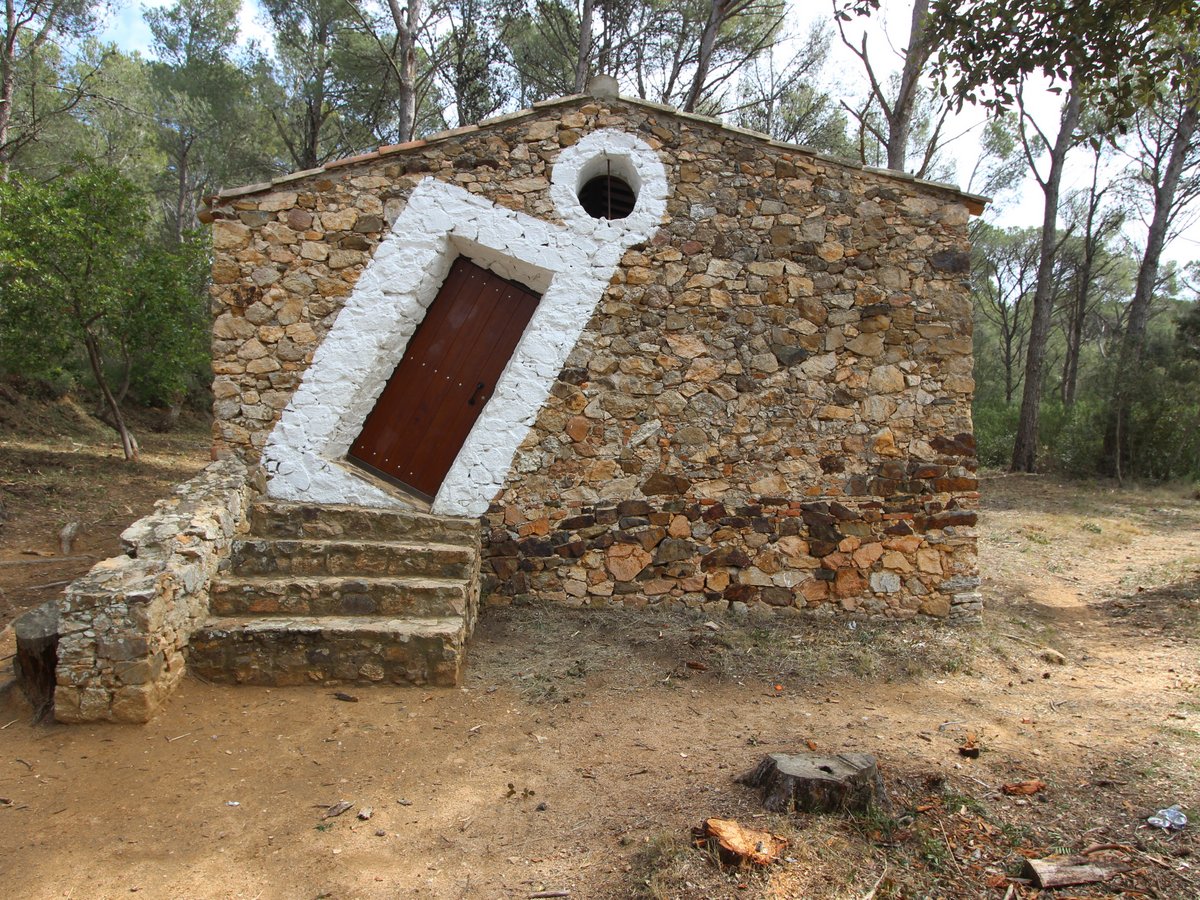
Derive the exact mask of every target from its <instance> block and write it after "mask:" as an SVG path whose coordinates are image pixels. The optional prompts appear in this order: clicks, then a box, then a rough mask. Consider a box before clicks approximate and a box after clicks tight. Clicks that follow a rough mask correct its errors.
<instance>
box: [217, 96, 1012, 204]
mask: <svg viewBox="0 0 1200 900" xmlns="http://www.w3.org/2000/svg"><path fill="white" fill-rule="evenodd" d="M596 99H603V100H604V101H606V102H614V101H615V102H617V103H625V104H628V105H630V106H634V107H641V108H644V109H650V110H654V111H656V112H664V113H667V114H668V115H671V116H674V117H675V118H678V119H683V120H686V121H689V122H697V123H700V124H703V125H707V126H711V127H716V128H719V129H720V130H722V131H725V132H729V133H730V134H734V135H739V136H742V137H748V138H752V139H754V140H757V141H762V142H764V143H766V144H768V145H770V146H772V147H777V148H779V149H782V150H788V151H791V152H798V153H803V154H804V155H806V156H811V157H813V158H814V159H818V160H821V161H823V162H829V163H833V164H834V165H838V166H843V167H845V168H848V169H857V170H859V171H863V172H869V173H870V174H872V175H882V176H883V177H885V178H894V179H896V180H898V181H906V182H909V183H911V184H917V185H920V186H922V187H927V188H933V189H936V190H940V191H948V192H950V193H952V194H955V195H957V196H959V197H961V198H962V200H963V201H964V202H965V203H966V205H967V207H968V208H969V209H970V210H971V212H973V213H975V214H976V215H978V214H980V213H982V212H983V207H984V206H985V205H986V204H988V203H990V202H991V198H990V197H985V196H983V195H982V194H973V193H971V192H969V191H965V190H963V189H962V188H960V187H958V186H957V185H954V184H949V183H947V182H942V181H931V180H928V179H924V178H917V177H916V176H914V175H910V174H909V173H907V172H903V171H899V170H897V169H885V168H878V167H876V166H866V165H863V164H862V163H859V162H855V161H854V160H849V159H842V158H841V157H837V156H833V155H832V154H830V153H826V152H824V151H821V150H817V149H815V148H813V147H809V146H806V145H804V144H794V143H789V142H787V141H780V140H776V139H775V138H772V137H771V136H770V135H769V134H763V133H762V132H759V131H753V130H751V129H748V128H742V127H740V126H738V125H731V124H728V123H726V122H724V121H723V120H721V119H719V118H715V117H713V116H705V115H700V114H699V113H692V112H685V111H683V110H680V109H676V108H675V107H673V106H669V105H667V104H665V103H656V102H654V101H652V100H642V99H640V98H638V97H626V96H624V95H618V96H616V97H603V98H596V97H593V96H591V95H589V94H569V95H567V96H564V97H552V98H549V99H546V100H538V101H536V102H535V103H534V104H533V105H532V106H529V107H525V108H524V109H519V110H515V111H514V112H510V113H503V114H501V115H498V116H493V117H491V118H489V119H483V120H481V121H480V122H478V123H477V124H472V125H462V126H459V127H457V128H449V129H446V130H444V131H438V132H434V133H433V134H428V135H426V136H425V137H423V138H419V139H417V140H412V141H405V142H403V143H399V144H384V145H382V146H380V147H377V148H376V149H374V150H370V151H367V152H364V153H358V154H355V155H354V156H346V157H342V158H341V159H336V160H332V161H330V162H327V163H323V164H322V165H320V166H317V167H316V168H312V169H303V170H301V171H298V172H289V173H287V174H285V175H279V176H277V177H275V178H272V179H271V180H270V181H261V182H257V183H255V184H248V185H242V186H240V187H232V188H224V189H222V190H220V191H218V192H217V193H215V194H212V195H210V196H208V197H205V198H204V202H205V203H206V204H208V206H209V207H210V208H211V207H212V205H213V204H214V203H219V202H221V201H223V200H230V199H233V198H235V197H244V196H246V195H248V194H257V193H262V192H264V191H269V190H271V189H272V188H275V187H278V186H279V185H283V184H288V183H290V182H293V181H299V180H301V179H303V178H308V177H311V176H313V175H320V174H321V173H323V172H327V171H329V170H331V169H340V168H342V167H344V166H350V165H354V164H356V163H363V162H369V161H371V160H373V159H381V158H383V157H387V156H392V155H394V154H397V153H404V152H406V151H410V150H417V149H419V148H421V147H425V146H428V145H430V144H435V143H440V142H441V141H445V140H450V139H452V138H455V137H460V136H461V135H464V134H472V133H474V132H476V131H480V130H483V129H486V128H491V127H494V126H496V125H501V124H505V123H508V122H514V121H517V120H519V119H524V118H528V117H529V116H533V115H537V114H538V113H540V112H542V111H544V110H546V109H550V108H553V107H556V106H568V105H571V104H574V103H581V102H585V101H592V100H596Z"/></svg>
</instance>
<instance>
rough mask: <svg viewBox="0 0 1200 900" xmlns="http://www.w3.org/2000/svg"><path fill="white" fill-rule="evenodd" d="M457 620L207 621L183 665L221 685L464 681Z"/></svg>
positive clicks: (462, 638)
mask: <svg viewBox="0 0 1200 900" xmlns="http://www.w3.org/2000/svg"><path fill="white" fill-rule="evenodd" d="M466 637H467V629H466V624H465V622H464V621H463V619H462V618H461V617H455V618H419V619H413V618H404V619H396V618H387V617H360V616H355V617H347V616H316V617H311V618H303V617H299V618H244V617H228V618H212V619H209V620H208V621H207V622H206V623H205V624H204V625H203V626H202V627H201V628H200V629H199V630H198V631H197V632H195V634H193V635H192V639H191V642H190V644H189V647H188V668H189V670H190V671H191V672H193V673H195V674H197V675H199V676H200V677H201V678H206V679H208V680H210V681H217V682H222V683H226V684H256V685H268V686H273V685H279V686H285V685H298V684H334V683H339V682H341V683H346V682H362V683H367V682H377V683H380V682H382V683H394V684H414V685H425V684H431V685H439V686H444V687H453V686H456V685H459V684H461V682H462V667H463V649H464V646H465V644H466Z"/></svg>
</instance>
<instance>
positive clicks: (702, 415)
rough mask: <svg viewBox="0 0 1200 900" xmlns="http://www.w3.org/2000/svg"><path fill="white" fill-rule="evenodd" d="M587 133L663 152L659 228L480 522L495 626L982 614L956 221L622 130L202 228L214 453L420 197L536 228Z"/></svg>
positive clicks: (736, 153) (266, 426)
mask: <svg viewBox="0 0 1200 900" xmlns="http://www.w3.org/2000/svg"><path fill="white" fill-rule="evenodd" d="M602 127H609V128H618V129H628V130H631V131H635V132H636V133H637V134H638V135H639V137H641V139H642V140H644V141H646V142H647V143H648V144H650V145H651V146H652V147H653V148H654V149H656V150H657V151H658V152H659V155H660V158H661V159H662V161H663V163H664V165H665V166H666V169H667V175H668V181H669V183H670V185H671V190H672V193H671V195H670V197H669V199H668V204H667V217H666V219H667V220H666V224H665V225H664V227H663V228H662V229H661V230H660V232H659V233H658V235H657V236H656V237H655V238H653V239H652V240H651V241H650V242H649V244H648V245H645V246H642V247H641V248H635V249H634V250H631V251H629V252H627V253H626V254H625V256H624V259H623V262H622V265H621V266H620V267H619V269H618V271H617V274H616V276H615V277H614V278H613V281H612V283H611V285H610V287H609V289H608V291H607V292H606V294H605V295H604V297H603V299H602V300H601V301H600V303H599V305H598V307H597V309H596V313H595V315H594V316H593V317H592V319H591V321H590V322H589V323H588V325H587V327H586V328H585V330H584V333H583V336H582V338H581V339H580V341H579V343H578V344H577V345H576V347H575V349H574V351H572V353H571V355H570V357H569V358H568V361H567V364H566V366H565V367H564V369H563V371H562V372H561V373H560V375H559V378H558V380H557V381H556V382H555V384H554V386H553V389H552V390H551V394H550V398H549V400H548V401H547V403H546V405H545V406H544V407H543V409H542V411H541V413H540V414H539V415H538V418H537V421H536V423H535V424H534V426H533V428H532V429H531V431H530V432H529V434H528V436H527V437H526V439H525V441H524V442H523V443H522V445H521V447H520V449H519V450H518V452H517V455H516V458H515V460H514V463H513V467H512V471H511V473H510V475H509V477H508V479H507V481H506V483H505V486H504V489H503V490H502V491H501V492H499V494H498V495H497V496H496V498H495V500H494V502H493V504H492V506H491V508H490V510H489V512H488V513H487V516H486V520H487V521H486V524H487V526H488V527H487V528H485V553H486V554H487V556H488V559H487V561H486V562H485V570H488V569H490V570H491V571H490V573H489V575H488V576H487V578H486V580H485V593H486V595H487V598H488V600H489V601H490V602H493V603H497V602H508V601H509V600H510V599H512V598H514V597H522V596H533V597H536V598H540V599H555V600H562V601H565V602H571V603H580V604H584V603H587V604H604V603H625V604H638V605H641V604H645V603H658V604H668V605H671V604H686V605H689V606H695V607H698V606H704V605H712V606H713V608H725V607H727V606H729V605H730V604H731V603H745V604H746V605H747V607H750V608H754V607H758V608H763V609H766V608H778V609H787V610H799V609H811V610H814V611H817V612H835V611H838V610H863V611H866V612H871V613H874V614H881V615H887V616H891V617H907V616H911V615H915V614H917V612H918V611H920V612H924V613H927V614H931V615H937V616H944V615H949V614H951V613H952V612H953V613H955V614H973V613H975V612H977V611H978V595H977V594H976V593H975V587H976V585H977V578H976V577H975V538H974V533H973V528H972V526H973V525H974V522H975V514H974V511H973V510H974V500H975V493H974V492H975V488H976V482H975V475H974V469H975V461H974V441H973V438H972V437H971V422H970V398H971V391H972V389H973V382H972V380H971V357H970V349H971V340H970V329H971V322H970V314H969V304H968V300H967V294H966V287H965V283H964V279H965V270H966V263H967V255H966V254H967V249H968V247H967V242H966V240H967V239H966V222H967V210H966V208H965V206H964V205H963V204H962V202H961V200H960V199H958V198H956V197H955V196H954V195H953V194H951V193H949V192H947V191H939V190H936V189H933V188H929V187H925V186H921V185H916V184H912V183H909V182H905V181H902V180H898V179H893V178H888V177H885V176H881V175H876V174H873V173H868V172H862V171H859V170H855V169H853V168H849V167H845V166H841V165H838V164H836V163H831V162H826V161H823V160H820V159H817V158H814V157H811V156H809V155H807V154H802V153H800V152H797V151H792V150H787V149H784V148H779V147H776V146H773V145H768V144H766V143H765V142H762V141H759V140H755V139H751V138H747V137H743V136H740V135H737V134H735V133H732V132H730V131H726V130H721V129H717V128H715V127H712V126H709V125H706V124H704V123H699V122H690V121H686V120H681V119H679V118H677V117H674V116H671V115H669V114H658V113H656V112H654V111H653V110H647V109H644V108H640V107H630V106H627V105H625V104H620V103H611V102H602V101H594V102H582V103H575V104H570V105H564V106H557V107H550V108H546V109H544V110H542V111H541V114H540V115H538V116H536V117H534V118H532V119H530V118H526V119H516V120H514V121H512V122H511V123H508V124H506V125H503V124H502V125H498V126H491V127H488V128H485V129H483V130H479V131H468V132H466V133H464V134H461V135H459V136H457V137H454V138H451V139H448V140H444V141H440V142H437V143H434V144H429V145H425V146H423V147H415V148H413V149H410V150H406V151H402V152H400V153H396V154H392V155H387V156H384V157H380V158H377V159H373V160H365V161H362V162H359V163H355V164H352V165H347V166H342V167H335V168H333V169H330V170H328V171H326V172H324V173H318V174H315V175H313V176H310V177H307V178H304V179H301V180H297V181H295V182H293V183H292V185H291V186H289V185H287V184H285V185H278V186H276V187H275V188H274V189H272V190H271V191H268V192H264V193H259V194H251V195H246V196H244V197H240V198H234V199H231V200H225V201H223V202H220V203H217V204H216V205H215V207H214V210H213V213H214V215H215V216H216V217H217V222H216V223H215V225H214V246H215V248H216V253H217V256H216V261H215V265H214V282H215V283H214V286H213V301H214V314H215V324H214V369H215V375H216V378H215V381H214V391H215V395H216V402H215V411H216V422H215V425H214V428H215V430H216V435H215V437H216V446H217V448H218V451H219V452H228V451H230V450H236V451H239V452H241V453H243V454H244V455H248V456H250V457H251V458H254V457H255V456H256V455H257V454H258V453H259V452H260V451H261V449H262V447H263V445H264V443H265V441H266V438H267V435H268V434H269V432H270V429H271V427H272V426H273V424H274V422H275V421H276V420H277V419H278V416H279V411H280V410H281V409H282V408H283V406H284V405H285V404H286V403H287V401H288V399H289V398H290V396H291V394H292V392H293V391H294V390H295V387H296V386H297V384H298V383H299V379H300V377H301V376H302V374H303V371H304V369H305V367H306V365H307V363H308V362H309V361H310V360H311V357H312V352H313V349H314V348H315V347H316V346H317V344H318V343H319V342H320V340H321V339H322V337H323V336H324V334H325V333H326V332H327V331H328V329H329V326H330V324H331V323H332V320H333V318H334V317H335V315H336V313H337V311H338V309H339V308H340V306H341V304H342V303H344V302H345V298H346V297H347V296H348V294H349V293H350V291H351V289H352V286H353V284H354V282H355V280H356V279H357V277H358V275H359V274H360V273H361V271H362V267H363V265H364V264H365V262H366V261H367V260H368V259H369V257H370V254H371V252H372V251H373V249H374V247H375V246H376V245H377V243H378V242H379V240H380V237H381V235H382V234H383V232H384V229H385V228H386V227H387V224H386V223H387V222H389V221H391V220H393V219H394V218H395V216H396V215H397V214H398V213H399V211H400V210H401V209H402V208H403V205H404V198H405V197H406V196H407V194H408V192H410V191H411V190H412V188H413V187H414V185H415V184H416V183H417V181H418V180H419V179H420V178H422V177H424V176H425V175H427V174H433V175H435V176H436V177H438V178H441V179H443V180H447V181H451V182H454V183H456V184H459V185H461V186H463V187H465V188H466V189H467V190H469V191H471V192H472V193H478V194H480V195H482V196H485V197H487V198H488V199H490V200H492V201H493V202H495V203H497V204H499V205H502V206H506V207H509V208H514V209H518V210H521V211H523V212H526V213H528V214H530V215H533V216H536V217H539V218H543V219H548V220H551V221H554V220H555V214H554V207H553V205H552V203H551V202H550V199H549V196H548V190H547V188H548V181H547V179H548V174H549V165H548V164H549V163H551V162H552V161H553V160H554V158H555V156H556V155H557V153H558V151H559V149H560V147H561V146H563V145H569V144H573V143H575V142H576V141H578V140H579V139H580V138H581V137H582V136H583V135H584V134H586V133H587V132H589V131H591V130H593V129H596V128H602ZM739 608H740V607H739Z"/></svg>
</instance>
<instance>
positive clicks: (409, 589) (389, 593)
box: [209, 575, 475, 623]
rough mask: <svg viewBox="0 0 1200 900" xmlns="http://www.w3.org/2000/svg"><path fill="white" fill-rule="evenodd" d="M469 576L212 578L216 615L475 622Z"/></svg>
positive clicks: (212, 603) (211, 601)
mask: <svg viewBox="0 0 1200 900" xmlns="http://www.w3.org/2000/svg"><path fill="white" fill-rule="evenodd" d="M471 585H472V582H471V581H470V580H468V579H467V578H429V577H363V578H356V577H350V576H345V575H314V576H300V577H298V576H291V575H289V576H283V577H272V576H269V575H248V576H222V577H218V578H215V579H213V584H212V588H211V590H210V591H209V609H210V611H211V613H212V614H213V615H214V616H246V615H258V616H266V617H270V616H349V617H360V616H425V617H428V616H459V617H466V618H467V619H469V620H470V622H471V623H473V622H474V617H475V610H474V609H473V608H471V607H472V606H473V603H472V588H471Z"/></svg>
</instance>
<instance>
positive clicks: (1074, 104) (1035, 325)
mask: <svg viewBox="0 0 1200 900" xmlns="http://www.w3.org/2000/svg"><path fill="white" fill-rule="evenodd" d="M1079 107H1080V101H1079V93H1078V92H1077V91H1076V90H1074V89H1072V90H1071V93H1070V94H1068V95H1067V102H1066V105H1065V106H1064V107H1063V112H1062V120H1061V122H1060V126H1059V131H1058V137H1057V138H1055V141H1054V147H1053V149H1052V150H1051V151H1050V172H1049V174H1048V175H1047V176H1046V180H1045V181H1044V182H1043V183H1042V193H1043V194H1044V195H1045V197H1046V206H1045V210H1044V211H1043V213H1042V236H1041V242H1040V244H1039V248H1038V270H1037V285H1036V287H1035V288H1034V291H1033V320H1032V322H1031V323H1030V326H1029V348H1028V350H1027V352H1026V354H1025V389H1024V392H1023V393H1022V396H1021V416H1020V419H1019V421H1018V423H1017V438H1016V441H1015V442H1014V444H1013V455H1012V464H1011V465H1010V466H1009V471H1011V472H1033V471H1034V470H1035V468H1036V466H1037V450H1038V415H1039V413H1040V412H1041V403H1042V379H1043V375H1044V369H1045V363H1046V342H1047V340H1048V339H1049V337H1050V323H1051V318H1052V314H1053V312H1054V293H1053V290H1052V289H1053V286H1054V285H1053V281H1054V251H1055V250H1056V248H1057V244H1058V194H1059V188H1060V186H1061V183H1062V174H1063V165H1064V163H1065V161H1066V158H1067V151H1068V150H1070V149H1071V147H1072V145H1073V144H1074V142H1075V129H1076V127H1077V126H1078V125H1079V112H1080V110H1079Z"/></svg>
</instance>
